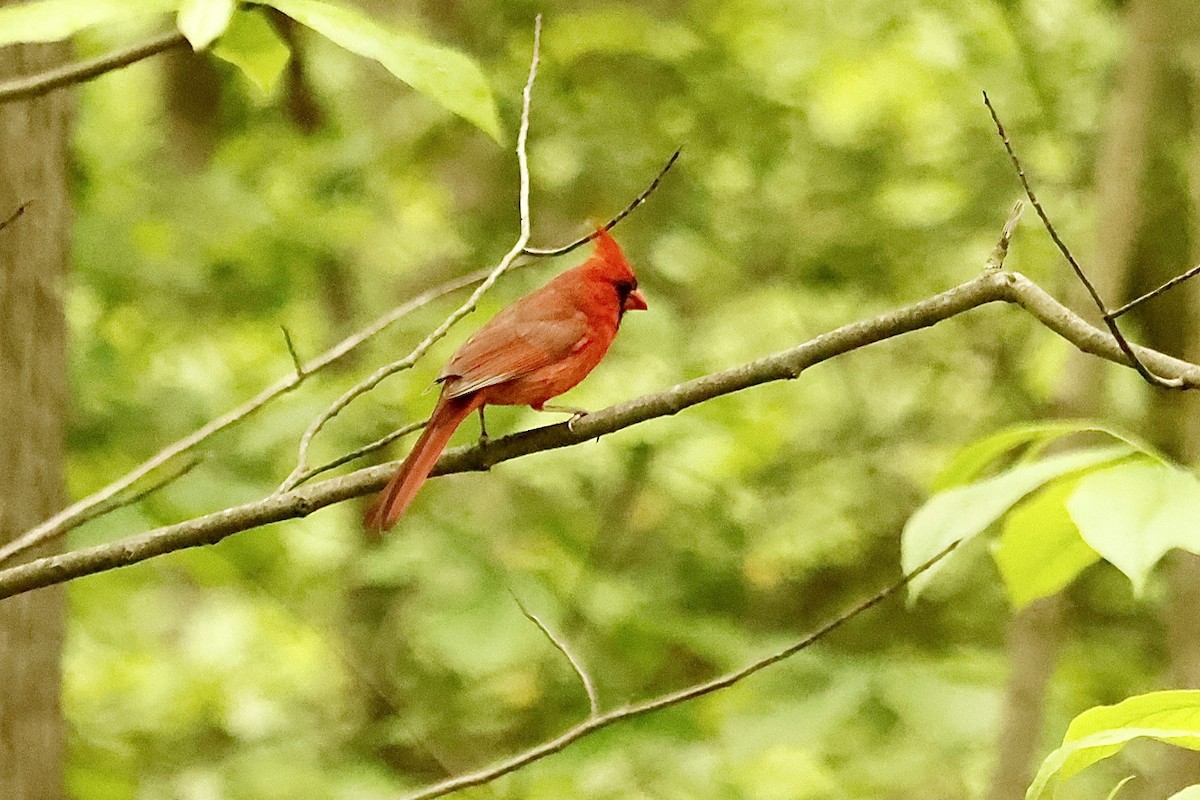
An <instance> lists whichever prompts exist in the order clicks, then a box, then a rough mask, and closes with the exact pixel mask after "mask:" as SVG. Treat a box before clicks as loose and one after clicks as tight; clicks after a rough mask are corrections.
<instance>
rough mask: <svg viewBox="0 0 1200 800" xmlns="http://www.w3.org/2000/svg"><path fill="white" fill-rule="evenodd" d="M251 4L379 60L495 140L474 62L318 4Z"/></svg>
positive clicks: (282, 0)
mask: <svg viewBox="0 0 1200 800" xmlns="http://www.w3.org/2000/svg"><path fill="white" fill-rule="evenodd" d="M254 2H258V3H262V4H263V5H269V6H271V7H273V8H276V9H278V10H279V11H281V12H282V13H284V14H287V15H288V16H289V17H291V18H292V19H294V20H296V21H297V22H299V23H300V24H301V25H304V26H306V27H308V28H311V29H313V30H314V31H316V32H317V33H319V34H321V35H322V36H324V37H325V38H327V39H329V40H330V41H331V42H333V43H334V44H336V45H338V46H339V47H342V48H345V49H346V50H349V51H350V52H352V53H356V54H358V55H360V56H363V57H364V58H370V59H374V60H375V61H378V62H379V63H380V64H382V65H383V66H384V68H385V69H387V71H388V72H390V73H392V74H393V75H395V76H396V77H397V78H399V79H400V80H402V81H404V82H405V83H407V84H408V85H409V86H411V87H413V88H414V89H416V90H417V91H418V92H421V93H422V94H424V95H426V96H427V97H429V98H430V99H432V100H434V101H435V102H437V103H439V104H441V105H442V106H444V107H445V108H447V109H449V110H450V111H453V112H454V113H455V114H457V115H459V116H460V117H462V118H463V119H465V120H467V121H468V122H470V123H472V124H474V125H475V126H477V127H478V128H480V129H481V130H482V131H484V132H485V133H487V134H488V135H489V136H491V137H492V138H493V139H495V140H496V141H497V142H498V141H500V138H501V136H500V119H499V117H498V116H497V114H496V103H495V100H494V99H493V98H492V91H491V89H490V88H489V87H488V83H487V80H486V79H485V78H484V76H483V72H482V71H481V70H480V69H479V67H478V66H477V65H476V64H475V62H474V61H472V60H471V59H470V58H468V57H467V56H465V55H463V54H462V53H460V52H458V51H457V50H453V49H451V48H449V47H444V46H442V45H439V44H436V43H434V42H430V41H428V40H426V39H424V38H421V37H419V36H416V35H415V34H411V33H398V32H395V31H391V30H388V29H387V28H384V27H383V26H381V25H379V24H378V23H376V22H375V21H374V20H372V19H371V18H370V17H367V16H365V15H363V14H362V13H360V12H359V11H356V10H354V9H352V8H347V7H345V6H340V5H335V4H334V3H330V2H324V1H323V0H254Z"/></svg>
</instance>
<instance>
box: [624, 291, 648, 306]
mask: <svg viewBox="0 0 1200 800" xmlns="http://www.w3.org/2000/svg"><path fill="white" fill-rule="evenodd" d="M647 308H649V306H647V305H646V296H645V295H644V294H642V290H641V289H634V290H633V291H632V292H630V293H629V296H628V297H626V298H625V304H624V305H623V306H621V310H622V311H645V310H646V309H647Z"/></svg>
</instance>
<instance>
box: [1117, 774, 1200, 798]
mask: <svg viewBox="0 0 1200 800" xmlns="http://www.w3.org/2000/svg"><path fill="white" fill-rule="evenodd" d="M1126 780H1128V779H1126ZM1167 800H1200V784H1197V785H1195V786H1189V787H1187V788H1186V789H1180V790H1179V791H1178V792H1176V793H1175V794H1173V795H1171V796H1170V797H1168V798H1167Z"/></svg>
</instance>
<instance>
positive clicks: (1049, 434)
mask: <svg viewBox="0 0 1200 800" xmlns="http://www.w3.org/2000/svg"><path fill="white" fill-rule="evenodd" d="M1076 433H1103V434H1107V435H1108V436H1111V437H1112V438H1114V439H1116V440H1117V441H1120V442H1124V443H1126V444H1128V445H1129V446H1130V447H1133V448H1134V449H1136V450H1140V451H1141V452H1143V453H1145V454H1146V455H1148V456H1150V457H1151V458H1154V459H1157V460H1159V461H1163V462H1164V463H1165V461H1166V459H1165V458H1164V457H1163V456H1162V455H1161V454H1159V453H1158V451H1156V450H1155V449H1154V448H1152V447H1150V446H1149V445H1148V444H1145V443H1144V442H1141V441H1139V440H1137V439H1135V438H1134V437H1132V436H1129V435H1127V434H1125V433H1122V432H1120V431H1117V430H1115V429H1113V428H1109V427H1108V426H1106V425H1103V424H1101V423H1098V422H1093V421H1091V420H1062V421H1055V422H1034V423H1030V424H1027V425H1017V426H1014V427H1011V428H1005V429H1004V430H1001V431H997V432H996V433H993V434H991V435H990V436H985V437H984V438H982V439H978V440H976V441H974V442H972V443H971V444H968V445H967V446H965V447H963V448H962V449H961V450H959V451H958V452H957V453H956V454H955V455H954V458H952V459H951V460H950V463H949V464H948V465H946V468H945V469H943V470H942V471H941V472H940V473H939V474H938V476H937V478H936V479H935V480H934V483H933V489H934V491H938V492H940V491H942V490H943V489H949V488H951V487H954V486H961V485H962V484H964V483H970V482H971V481H973V480H975V479H976V478H978V477H979V476H980V474H982V473H983V471H984V470H985V469H986V468H987V467H988V465H989V464H991V463H992V462H993V461H995V460H996V459H997V458H999V457H1000V456H1002V455H1004V454H1005V453H1008V452H1009V451H1011V450H1015V449H1016V448H1018V447H1025V446H1034V447H1036V446H1039V445H1046V444H1049V443H1050V442H1052V441H1054V440H1055V439H1061V438H1063V437H1064V436H1070V435H1071V434H1076Z"/></svg>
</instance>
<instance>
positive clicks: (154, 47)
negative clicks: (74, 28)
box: [0, 31, 187, 103]
mask: <svg viewBox="0 0 1200 800" xmlns="http://www.w3.org/2000/svg"><path fill="white" fill-rule="evenodd" d="M186 44H187V39H185V38H184V36H183V34H182V33H180V32H179V31H171V32H170V33H164V34H162V35H160V36H156V37H155V38H153V39H149V40H147V41H145V42H141V43H139V44H135V45H133V46H132V47H127V48H125V49H124V50H116V51H114V52H112V53H106V54H105V55H102V56H98V57H96V58H90V59H88V60H86V61H79V62H77V63H74V64H66V65H64V66H61V67H56V68H55V69H51V70H47V71H45V72H40V73H38V74H37V75H27V76H24V77H21V78H15V79H13V80H10V81H4V82H3V83H0V103H7V102H10V101H12V100H27V99H29V98H31V97H41V96H42V95H44V94H48V93H49V92H52V91H54V90H55V89H60V88H62V87H63V86H70V85H71V84H75V83H83V82H84V81H90V80H91V79H92V78H96V77H99V76H100V75H103V74H104V73H106V72H112V71H113V70H115V69H121V68H122V67H127V66H129V65H130V64H134V63H136V62H138V61H141V60H142V59H143V58H149V57H150V56H153V55H157V54H159V53H162V52H165V51H167V50H171V49H174V48H176V47H182V46H183V45H186Z"/></svg>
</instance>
